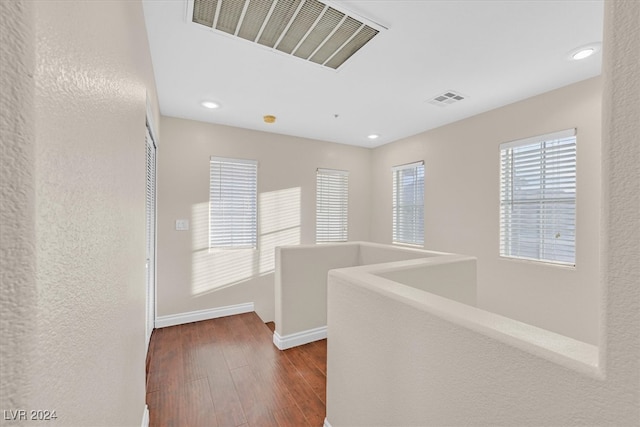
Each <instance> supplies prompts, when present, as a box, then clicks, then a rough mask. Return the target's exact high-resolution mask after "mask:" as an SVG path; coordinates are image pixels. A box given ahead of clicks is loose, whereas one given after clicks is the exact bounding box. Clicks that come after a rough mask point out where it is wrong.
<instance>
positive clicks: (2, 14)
mask: <svg viewBox="0 0 640 427" xmlns="http://www.w3.org/2000/svg"><path fill="white" fill-rule="evenodd" d="M34 33H35V26H34V22H33V8H32V4H31V3H29V2H26V1H14V2H8V1H1V2H0V40H2V42H1V43H0V88H2V90H0V148H1V151H0V272H1V273H0V379H1V381H2V386H0V408H2V409H5V408H6V409H9V408H12V409H13V408H25V407H27V405H28V403H29V398H30V390H31V387H30V385H29V367H30V366H31V351H32V349H33V348H34V344H33V341H34V340H33V334H34V330H35V325H34V322H33V321H32V319H31V315H32V313H33V312H32V310H33V308H34V307H35V305H36V286H35V282H36V280H35V268H36V262H35V245H34V240H35V209H34V205H35V195H34V192H35V181H34V159H35V150H34V142H35V137H34V129H33V124H32V123H33V117H34V114H33V98H34V82H33V69H34V56H35V53H34V46H33V42H34V40H33V39H34ZM5 41H11V42H10V43H9V42H5Z"/></svg>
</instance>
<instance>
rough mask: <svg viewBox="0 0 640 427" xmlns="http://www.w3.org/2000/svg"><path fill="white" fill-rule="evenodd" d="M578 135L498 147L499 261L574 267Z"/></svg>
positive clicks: (569, 133) (552, 136) (559, 134)
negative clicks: (546, 263) (506, 260)
mask: <svg viewBox="0 0 640 427" xmlns="http://www.w3.org/2000/svg"><path fill="white" fill-rule="evenodd" d="M575 135H576V132H575V129H569V130H566V131H562V132H557V133H553V134H548V135H542V136H539V137H534V138H528V139H524V140H520V141H513V142H509V143H505V144H501V145H500V255H501V256H503V257H512V258H524V259H531V260H537V261H545V262H549V263H556V264H568V265H575V259H576V256H575V242H576V136H575Z"/></svg>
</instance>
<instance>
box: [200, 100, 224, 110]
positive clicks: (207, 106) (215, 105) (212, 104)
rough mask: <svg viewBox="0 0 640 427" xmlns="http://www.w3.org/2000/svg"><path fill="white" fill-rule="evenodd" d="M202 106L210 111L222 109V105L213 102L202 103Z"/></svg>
mask: <svg viewBox="0 0 640 427" xmlns="http://www.w3.org/2000/svg"><path fill="white" fill-rule="evenodd" d="M200 105H202V106H203V107H204V108H209V109H210V110H213V109H215V108H219V107H220V104H218V103H217V102H213V101H202V102H201V103H200Z"/></svg>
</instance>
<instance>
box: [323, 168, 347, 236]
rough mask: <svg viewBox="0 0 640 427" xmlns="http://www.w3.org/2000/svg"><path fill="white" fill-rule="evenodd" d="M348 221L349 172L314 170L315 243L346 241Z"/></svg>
mask: <svg viewBox="0 0 640 427" xmlns="http://www.w3.org/2000/svg"><path fill="white" fill-rule="evenodd" d="M348 221H349V172H347V171H341V170H335V169H318V170H317V172H316V243H327V242H346V241H347V240H348V234H349V233H348Z"/></svg>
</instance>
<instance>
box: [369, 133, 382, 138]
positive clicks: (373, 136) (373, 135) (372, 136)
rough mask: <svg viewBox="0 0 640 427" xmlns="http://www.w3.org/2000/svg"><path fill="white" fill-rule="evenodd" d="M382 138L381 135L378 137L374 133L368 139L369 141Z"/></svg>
mask: <svg viewBox="0 0 640 427" xmlns="http://www.w3.org/2000/svg"><path fill="white" fill-rule="evenodd" d="M379 137H380V135H376V134H375V133H372V134H371V135H369V136H367V138H369V139H378V138H379Z"/></svg>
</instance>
